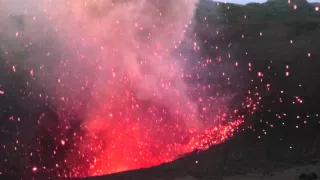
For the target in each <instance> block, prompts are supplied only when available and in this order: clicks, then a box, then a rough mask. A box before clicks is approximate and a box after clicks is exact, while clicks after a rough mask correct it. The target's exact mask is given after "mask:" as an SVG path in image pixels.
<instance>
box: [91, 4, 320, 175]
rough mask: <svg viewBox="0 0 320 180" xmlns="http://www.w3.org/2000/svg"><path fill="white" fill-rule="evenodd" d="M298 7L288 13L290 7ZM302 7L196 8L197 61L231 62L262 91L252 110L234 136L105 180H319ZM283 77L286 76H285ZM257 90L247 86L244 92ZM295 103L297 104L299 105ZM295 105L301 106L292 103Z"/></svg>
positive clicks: (315, 72)
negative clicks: (262, 85) (261, 79)
mask: <svg viewBox="0 0 320 180" xmlns="http://www.w3.org/2000/svg"><path fill="white" fill-rule="evenodd" d="M295 4H296V5H298V6H297V7H298V8H297V9H295V10H294V5H295ZM317 6H318V4H309V3H307V2H306V1H303V0H298V1H291V3H290V4H288V2H287V1H286V0H278V1H277V0H275V1H268V2H267V3H264V4H254V3H251V4H248V5H246V6H238V5H234V4H224V3H214V2H209V1H200V5H199V8H198V11H197V16H196V18H197V20H198V23H197V25H196V32H197V36H198V38H199V39H201V44H203V46H202V48H201V54H202V55H203V56H206V57H209V58H215V57H222V59H226V58H228V54H229V55H230V54H231V58H230V61H232V62H234V63H235V62H238V63H239V66H242V69H246V68H248V64H249V63H250V64H251V66H252V71H249V72H247V73H244V74H245V75H243V76H244V77H243V78H248V77H249V78H252V80H254V81H255V80H256V79H257V73H258V72H262V73H263V76H264V81H265V84H271V89H270V91H268V92H265V93H262V94H263V95H262V100H261V101H260V105H259V107H258V110H257V111H256V112H255V113H254V114H251V115H249V116H248V118H247V119H246V122H245V123H244V124H243V125H242V126H241V127H240V128H239V132H238V133H236V134H235V136H234V137H232V138H231V139H229V140H228V141H226V142H225V143H223V144H220V145H216V146H213V147H211V148H209V149H208V150H206V151H203V152H194V153H191V154H190V155H187V156H185V157H184V158H181V159H179V160H176V161H174V162H171V163H168V164H163V165H160V166H158V167H153V168H149V169H141V170H135V171H129V172H123V173H117V174H113V175H108V176H102V177H92V178H87V179H88V180H89V179H90V180H91V179H92V180H100V179H101V180H107V179H139V180H143V179H148V180H149V179H159V180H160V179H181V180H200V179H230V180H233V179H234V180H238V179H317V177H318V176H319V175H320V174H319V173H320V162H319V160H320V133H319V132H318V131H319V129H320V117H319V113H320V111H319V108H320V106H319V105H318V103H319V100H320V97H319V94H320V93H318V92H320V82H319V77H320V70H319V68H320V63H319V61H318V60H319V58H320V49H319V47H320V41H319V39H320V12H318V11H317ZM287 72H288V74H286V73H287ZM255 88H259V85H256V84H254V83H253V84H252V85H251V89H255ZM300 98H301V99H300ZM298 99H300V100H301V101H299V100H298Z"/></svg>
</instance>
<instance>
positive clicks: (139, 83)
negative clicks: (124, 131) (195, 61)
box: [0, 0, 201, 128]
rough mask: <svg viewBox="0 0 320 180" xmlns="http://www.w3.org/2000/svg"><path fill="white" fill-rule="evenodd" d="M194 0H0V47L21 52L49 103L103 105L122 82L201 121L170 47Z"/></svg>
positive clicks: (122, 89)
mask: <svg viewBox="0 0 320 180" xmlns="http://www.w3.org/2000/svg"><path fill="white" fill-rule="evenodd" d="M196 3H197V2H196V0H192V1H190V0H180V1H174V0H167V1H161V0H152V1H150V0H149V1H147V0H126V1H125V0H123V1H114V0H97V1H87V0H77V1H75V0H73V1H64V0H57V1H51V0H47V1H42V0H32V1H27V0H22V1H18V0H13V1H12V0H10V1H9V0H3V1H1V19H0V22H1V27H2V28H1V31H0V32H1V35H2V36H5V37H9V38H10V41H12V42H13V43H14V44H13V45H11V46H8V45H6V46H5V47H3V51H4V52H7V53H8V56H10V53H12V52H17V51H24V52H26V51H27V52H29V53H28V58H27V59H26V60H23V61H24V62H21V63H23V64H24V65H25V66H26V67H27V68H29V69H30V70H32V71H33V72H34V76H35V78H36V79H37V81H38V82H39V84H42V85H43V86H44V88H46V90H47V92H48V94H51V95H53V96H55V98H53V99H54V100H52V101H54V103H56V104H58V105H57V106H61V104H63V105H64V106H66V107H67V108H69V109H73V110H74V111H77V112H83V111H88V112H87V114H90V113H92V112H90V111H92V109H94V111H105V110H103V108H104V107H102V106H104V105H103V104H102V102H101V100H105V101H109V100H110V98H113V97H114V96H116V95H117V94H119V93H124V92H125V91H127V90H128V89H129V90H130V91H132V92H133V93H134V94H135V96H136V98H137V99H139V100H146V101H151V102H154V103H158V104H161V105H163V106H165V107H167V108H168V109H171V110H172V111H173V112H175V111H177V110H179V111H181V112H182V116H184V119H186V122H185V123H186V124H187V125H188V126H190V127H195V128H197V127H200V126H201V123H200V122H198V121H197V120H195V119H197V116H198V112H197V105H196V103H195V102H192V101H191V100H190V99H189V97H188V95H187V90H188V86H187V85H186V84H185V82H184V81H183V78H182V74H183V68H184V67H183V64H182V62H181V61H180V60H179V59H177V58H176V57H174V56H173V55H172V51H173V50H174V48H175V47H176V46H179V44H180V42H181V40H182V39H183V38H184V36H185V34H184V28H185V25H186V24H188V23H189V21H190V20H191V19H192V18H193V13H194V10H195V6H196ZM83 104H87V105H86V108H84V105H83ZM88 104H90V105H89V106H91V108H88ZM97 109H100V110H97Z"/></svg>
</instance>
